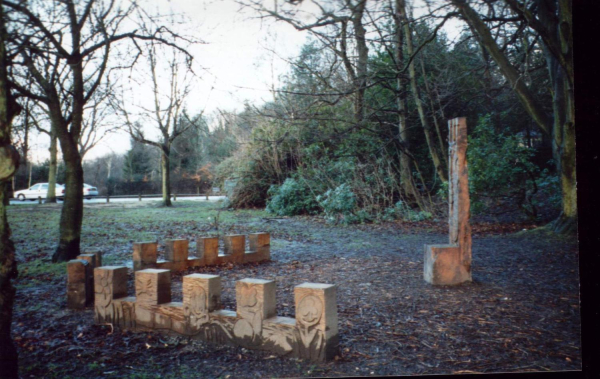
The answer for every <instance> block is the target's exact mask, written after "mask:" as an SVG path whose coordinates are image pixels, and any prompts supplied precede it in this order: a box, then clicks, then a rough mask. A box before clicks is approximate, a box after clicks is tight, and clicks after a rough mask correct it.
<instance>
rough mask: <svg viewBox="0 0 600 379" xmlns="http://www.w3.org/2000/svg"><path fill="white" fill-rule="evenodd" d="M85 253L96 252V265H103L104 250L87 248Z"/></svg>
mask: <svg viewBox="0 0 600 379" xmlns="http://www.w3.org/2000/svg"><path fill="white" fill-rule="evenodd" d="M85 254H94V255H95V256H96V265H95V266H94V267H102V254H103V253H102V251H100V250H86V251H85Z"/></svg>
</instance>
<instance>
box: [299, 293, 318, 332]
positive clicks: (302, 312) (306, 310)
mask: <svg viewBox="0 0 600 379" xmlns="http://www.w3.org/2000/svg"><path fill="white" fill-rule="evenodd" d="M296 312H298V315H299V317H298V320H299V321H300V323H302V325H304V326H305V327H309V326H313V325H316V324H318V323H319V321H320V320H321V316H322V314H323V302H322V301H321V299H319V298H318V297H317V296H314V295H308V296H305V297H304V298H303V299H302V300H300V304H299V305H298V310H297V311H296Z"/></svg>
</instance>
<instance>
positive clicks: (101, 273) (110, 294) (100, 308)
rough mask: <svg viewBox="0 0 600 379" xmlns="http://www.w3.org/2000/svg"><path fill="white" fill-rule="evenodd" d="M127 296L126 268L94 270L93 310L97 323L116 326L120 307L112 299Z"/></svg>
mask: <svg viewBox="0 0 600 379" xmlns="http://www.w3.org/2000/svg"><path fill="white" fill-rule="evenodd" d="M126 296H127V267H124V266H104V267H96V268H95V269H94V306H95V307H94V308H95V315H96V316H95V319H96V322H98V323H111V324H118V323H117V320H118V319H119V318H120V313H119V310H120V309H121V308H120V307H117V308H115V305H114V303H113V300H114V299H119V298H124V297H126Z"/></svg>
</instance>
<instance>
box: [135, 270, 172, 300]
mask: <svg viewBox="0 0 600 379" xmlns="http://www.w3.org/2000/svg"><path fill="white" fill-rule="evenodd" d="M135 296H136V298H137V303H138V304H146V305H158V304H164V303H169V302H171V271H170V270H164V269H152V268H148V269H145V270H141V271H136V273H135Z"/></svg>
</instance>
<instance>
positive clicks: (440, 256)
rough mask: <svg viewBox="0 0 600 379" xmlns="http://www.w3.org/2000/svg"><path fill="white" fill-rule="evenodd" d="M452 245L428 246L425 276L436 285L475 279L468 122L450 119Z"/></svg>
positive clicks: (450, 242) (449, 200)
mask: <svg viewBox="0 0 600 379" xmlns="http://www.w3.org/2000/svg"><path fill="white" fill-rule="evenodd" d="M448 128H449V134H448V143H449V145H450V148H449V149H448V153H449V156H450V159H449V182H450V183H449V190H448V192H449V194H448V204H449V215H448V219H449V230H450V232H449V235H450V238H449V244H447V245H425V260H424V262H425V265H424V270H423V277H424V279H425V281H427V282H428V283H431V284H434V285H454V284H460V283H463V282H470V281H471V280H472V279H471V225H470V224H469V217H470V200H469V177H468V167H467V121H466V118H464V117H460V118H455V119H452V120H450V121H448Z"/></svg>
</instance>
